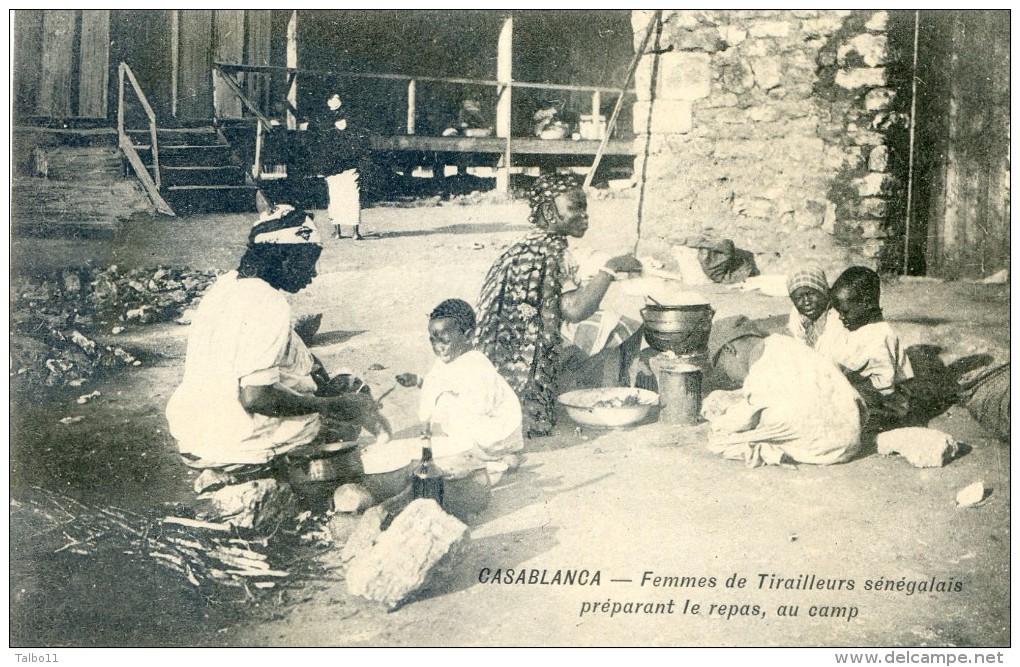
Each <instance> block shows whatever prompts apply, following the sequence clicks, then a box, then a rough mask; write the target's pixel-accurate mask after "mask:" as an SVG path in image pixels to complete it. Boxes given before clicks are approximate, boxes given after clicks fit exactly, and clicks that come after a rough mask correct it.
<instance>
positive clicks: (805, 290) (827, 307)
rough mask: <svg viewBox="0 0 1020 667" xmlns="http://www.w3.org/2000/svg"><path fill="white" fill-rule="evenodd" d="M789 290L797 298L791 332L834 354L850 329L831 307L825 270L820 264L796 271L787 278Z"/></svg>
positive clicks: (789, 326) (824, 351)
mask: <svg viewBox="0 0 1020 667" xmlns="http://www.w3.org/2000/svg"><path fill="white" fill-rule="evenodd" d="M786 290H787V293H788V294H789V295H790V301H792V302H793V308H792V309H791V311H790V322H789V325H788V328H789V330H790V334H791V335H792V336H793V337H794V338H796V339H797V340H801V341H804V343H806V344H807V346H808V347H813V348H814V349H816V350H818V351H819V352H820V353H822V354H823V355H825V356H829V357H831V355H832V351H833V349H835V348H837V347H839V346H840V344H841V339H842V337H843V336H845V335H846V329H844V328H843V324H842V323H841V322H840V321H839V314H838V313H837V312H836V311H835V310H833V309H832V307H831V306H832V304H831V300H830V298H829V283H828V281H827V280H826V278H825V272H824V271H822V269H820V268H818V267H817V266H809V267H805V268H803V269H800V270H798V271H795V272H794V273H792V274H791V275H790V277H789V278H788V279H787V281H786Z"/></svg>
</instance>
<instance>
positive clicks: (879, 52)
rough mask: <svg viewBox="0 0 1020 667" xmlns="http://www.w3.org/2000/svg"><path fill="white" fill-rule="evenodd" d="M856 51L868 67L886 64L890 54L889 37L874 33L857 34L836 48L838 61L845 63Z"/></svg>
mask: <svg viewBox="0 0 1020 667" xmlns="http://www.w3.org/2000/svg"><path fill="white" fill-rule="evenodd" d="M854 53H856V54H858V55H859V56H860V57H861V59H862V60H863V61H864V64H865V65H867V66H868V67H877V66H879V65H884V64H885V62H886V59H887V56H888V39H887V38H886V36H885V35H876V34H873V33H865V34H863V35H857V36H856V37H854V38H853V39H851V40H850V41H849V42H847V43H846V44H843V45H841V46H840V47H839V49H837V50H836V62H838V63H839V64H840V65H844V64H846V62H847V60H848V59H849V58H850V56H851V55H852V54H854Z"/></svg>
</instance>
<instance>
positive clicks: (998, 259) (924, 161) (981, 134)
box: [911, 10, 1010, 278]
mask: <svg viewBox="0 0 1020 667" xmlns="http://www.w3.org/2000/svg"><path fill="white" fill-rule="evenodd" d="M1009 37H1010V29H1009V12H1008V11H983V10H982V11H952V12H949V11H946V12H922V13H921V22H920V39H919V47H920V48H919V55H918V81H919V85H918V96H917V100H918V110H917V126H916V131H917V148H916V151H915V159H916V160H917V167H916V169H915V173H914V184H915V192H916V197H915V200H916V202H917V208H916V211H915V215H914V216H913V222H912V228H911V232H912V234H913V235H914V238H915V239H916V241H917V242H919V245H920V249H921V250H922V251H923V258H924V261H925V267H924V271H923V272H925V273H927V274H928V275H932V276H938V277H943V278H961V277H972V278H978V277H983V276H987V275H990V274H992V273H995V272H996V271H998V270H1000V269H1003V268H1008V267H1009V250H1010V236H1009V215H1010V191H1009V175H1010V165H1009V137H1010V78H1009V75H1010V57H1009V56H1010V53H1009ZM912 245H913V244H912ZM912 272H915V271H912ZM917 272H920V271H917Z"/></svg>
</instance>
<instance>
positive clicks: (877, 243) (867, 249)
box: [861, 239, 885, 259]
mask: <svg viewBox="0 0 1020 667" xmlns="http://www.w3.org/2000/svg"><path fill="white" fill-rule="evenodd" d="M884 247H885V242H884V241H883V240H882V239H868V240H867V241H865V242H864V245H863V246H861V254H862V255H864V256H865V257H867V258H868V259H874V258H876V257H878V256H879V255H880V254H882V248H884Z"/></svg>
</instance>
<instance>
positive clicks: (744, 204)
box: [733, 197, 774, 220]
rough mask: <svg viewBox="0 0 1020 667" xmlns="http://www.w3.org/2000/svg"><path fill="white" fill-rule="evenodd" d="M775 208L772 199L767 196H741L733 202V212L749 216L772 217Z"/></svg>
mask: <svg viewBox="0 0 1020 667" xmlns="http://www.w3.org/2000/svg"><path fill="white" fill-rule="evenodd" d="M773 209H774V207H773V204H772V200H771V199H766V198H765V197H749V198H746V199H744V198H741V199H736V200H734V202H733V212H734V213H735V214H737V215H742V216H744V217H747V218H762V219H765V220H767V219H770V218H772V215H773Z"/></svg>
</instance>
